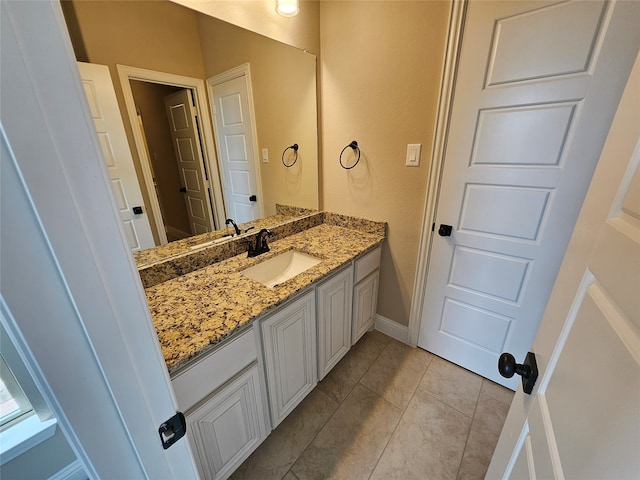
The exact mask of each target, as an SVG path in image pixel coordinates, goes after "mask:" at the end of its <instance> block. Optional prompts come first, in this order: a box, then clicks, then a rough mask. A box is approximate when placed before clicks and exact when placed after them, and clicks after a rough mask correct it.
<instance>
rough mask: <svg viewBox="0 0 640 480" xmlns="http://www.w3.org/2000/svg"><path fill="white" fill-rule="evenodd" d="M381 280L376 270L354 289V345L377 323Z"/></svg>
mask: <svg viewBox="0 0 640 480" xmlns="http://www.w3.org/2000/svg"><path fill="white" fill-rule="evenodd" d="M379 278H380V271H379V270H376V271H375V272H373V273H372V274H370V275H369V276H368V277H367V278H365V279H364V280H362V281H361V282H358V283H357V284H356V285H355V286H354V287H353V334H352V336H351V338H352V344H354V345H355V343H356V342H357V341H358V340H360V337H362V336H363V335H364V334H365V333H366V332H367V331H368V330H370V329H371V327H373V324H374V323H375V320H376V307H377V304H378V281H379Z"/></svg>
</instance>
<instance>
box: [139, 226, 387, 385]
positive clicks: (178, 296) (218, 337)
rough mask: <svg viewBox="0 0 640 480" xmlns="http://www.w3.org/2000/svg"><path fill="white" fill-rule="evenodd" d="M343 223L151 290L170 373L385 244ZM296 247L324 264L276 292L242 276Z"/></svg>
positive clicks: (380, 236) (148, 292)
mask: <svg viewBox="0 0 640 480" xmlns="http://www.w3.org/2000/svg"><path fill="white" fill-rule="evenodd" d="M339 223H340V222H333V224H331V223H323V224H321V225H318V226H316V227H313V228H309V229H307V230H304V231H302V232H300V233H296V234H293V235H290V236H287V237H285V238H282V239H280V240H277V241H275V242H273V243H271V242H270V247H271V251H270V252H268V253H265V254H262V255H260V256H259V257H256V258H248V257H247V254H246V253H243V254H240V255H236V256H234V257H231V258H228V259H226V260H223V261H220V262H218V263H214V264H213V265H209V266H206V267H204V268H201V269H199V270H196V271H193V272H191V273H187V274H186V275H182V276H179V277H177V278H173V279H171V280H168V281H166V282H163V283H159V284H157V285H154V286H151V287H149V288H147V289H146V290H145V292H146V295H147V301H148V303H149V308H150V310H151V314H152V317H153V322H154V325H155V328H156V331H157V333H158V338H159V340H160V346H161V347H162V353H163V355H164V358H165V361H166V364H167V368H168V369H169V372H170V373H173V372H175V371H176V370H178V369H179V368H180V367H182V366H184V365H186V364H187V363H188V362H189V361H191V360H193V359H194V358H195V357H197V356H200V355H202V354H205V353H207V352H208V351H209V350H210V349H212V348H214V347H215V345H217V344H219V343H220V342H221V341H222V340H224V339H225V338H227V337H229V336H230V335H231V334H233V333H235V332H238V331H239V330H241V329H242V328H243V327H245V326H247V325H249V324H250V323H251V322H253V321H254V320H255V319H257V318H259V317H261V316H262V315H264V314H266V313H268V312H270V311H271V310H272V309H273V308H275V307H277V306H278V305H281V304H282V303H283V302H285V301H286V300H288V299H289V298H291V297H293V296H294V295H295V294H296V293H297V292H300V291H301V290H304V289H305V288H307V287H308V286H310V285H311V284H313V283H314V282H316V281H318V280H321V279H322V278H323V277H325V276H326V275H327V274H329V273H331V272H333V271H335V270H337V269H339V268H340V267H341V266H343V265H345V264H347V263H349V262H350V261H351V260H353V259H354V258H356V257H358V256H361V255H362V254H364V253H366V252H368V251H369V250H371V249H373V248H375V247H376V246H378V245H380V244H381V243H382V242H383V240H384V238H385V233H384V227H383V228H382V230H381V231H363V230H360V229H357V228H349V226H340V224H339ZM291 249H295V250H299V251H301V252H305V253H308V254H310V255H313V256H316V257H318V258H321V259H322V261H321V262H320V263H319V264H318V265H316V266H314V267H312V268H310V269H308V270H306V271H305V272H303V273H301V274H300V275H298V276H296V277H294V278H291V279H289V280H287V281H286V282H283V283H281V284H279V285H276V286H275V287H273V288H269V287H266V286H265V285H263V284H261V283H258V282H256V281H254V280H251V279H249V278H248V277H245V276H244V275H242V274H241V273H240V271H241V270H244V269H245V268H247V267H249V266H252V265H255V264H257V263H260V262H262V261H264V260H267V259H268V258H270V257H272V256H275V255H277V254H279V253H282V252H285V251H288V250H291Z"/></svg>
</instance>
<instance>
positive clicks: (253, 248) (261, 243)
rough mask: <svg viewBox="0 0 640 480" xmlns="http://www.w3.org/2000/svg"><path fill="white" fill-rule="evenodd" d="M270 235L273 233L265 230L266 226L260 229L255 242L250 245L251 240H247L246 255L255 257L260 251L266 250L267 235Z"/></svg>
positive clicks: (264, 251)
mask: <svg viewBox="0 0 640 480" xmlns="http://www.w3.org/2000/svg"><path fill="white" fill-rule="evenodd" d="M271 236H273V233H272V232H271V231H270V230H267V229H266V228H263V229H262V230H260V231H259V232H258V235H256V244H255V245H251V242H249V251H248V253H247V255H248V256H249V257H257V256H258V255H260V254H262V253H266V252H268V251H269V245H268V244H267V237H271Z"/></svg>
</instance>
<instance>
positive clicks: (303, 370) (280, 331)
mask: <svg viewBox="0 0 640 480" xmlns="http://www.w3.org/2000/svg"><path fill="white" fill-rule="evenodd" d="M315 319H316V317H315V297H314V292H313V291H311V292H309V293H307V294H305V295H303V296H302V297H300V298H299V299H297V300H296V301H294V302H292V303H290V304H289V305H287V306H285V307H283V308H281V309H280V310H279V311H277V312H276V313H274V314H273V315H271V316H270V317H268V318H266V319H265V320H263V322H262V336H263V341H264V356H265V365H266V367H267V385H268V389H269V400H270V402H269V404H270V406H271V419H272V424H273V428H275V427H276V426H277V425H278V424H279V423H280V422H281V421H282V420H284V418H285V417H286V416H287V415H288V414H289V413H290V412H291V411H292V410H293V409H294V408H295V407H296V406H297V405H298V404H299V403H300V402H301V401H302V399H303V398H304V397H306V396H307V394H308V393H309V392H310V391H311V390H313V388H314V387H315V386H316V383H317V381H318V380H317V378H318V377H317V372H316V369H317V366H316V365H317V359H316V321H315Z"/></svg>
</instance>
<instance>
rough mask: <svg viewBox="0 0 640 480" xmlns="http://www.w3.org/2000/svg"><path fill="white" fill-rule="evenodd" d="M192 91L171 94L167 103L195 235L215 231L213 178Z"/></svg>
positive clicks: (188, 211) (178, 163)
mask: <svg viewBox="0 0 640 480" xmlns="http://www.w3.org/2000/svg"><path fill="white" fill-rule="evenodd" d="M192 95H193V94H192V92H191V90H189V89H186V88H185V89H184V90H180V91H179V92H176V93H173V94H171V95H167V96H166V97H165V98H164V104H165V108H166V112H167V118H168V120H169V129H170V131H171V140H172V142H173V150H174V152H175V155H176V163H177V165H178V172H180V182H181V183H182V190H181V191H182V193H183V194H184V201H185V203H186V206H187V216H188V217H189V225H190V226H191V233H192V234H193V235H200V234H201V233H207V232H211V231H213V230H215V228H214V225H213V222H212V218H213V214H212V207H211V195H210V192H209V179H208V175H207V171H206V169H205V166H204V154H203V151H202V144H201V143H200V142H201V140H200V133H199V128H198V114H197V112H196V108H195V106H194V103H193V98H192Z"/></svg>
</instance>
